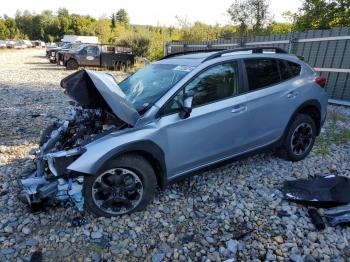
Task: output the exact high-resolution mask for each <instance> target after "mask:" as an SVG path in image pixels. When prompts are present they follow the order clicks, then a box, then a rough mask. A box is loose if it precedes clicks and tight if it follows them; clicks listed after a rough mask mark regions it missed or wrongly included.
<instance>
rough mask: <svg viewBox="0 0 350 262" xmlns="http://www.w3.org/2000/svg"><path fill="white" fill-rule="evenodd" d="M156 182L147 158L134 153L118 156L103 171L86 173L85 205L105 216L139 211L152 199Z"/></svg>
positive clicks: (98, 214) (94, 212)
mask: <svg viewBox="0 0 350 262" xmlns="http://www.w3.org/2000/svg"><path fill="white" fill-rule="evenodd" d="M156 184H157V180H156V175H155V173H154V170H153V168H152V166H151V165H150V163H149V162H148V161H146V160H145V159H144V158H143V157H141V156H139V155H136V154H127V155H124V156H121V157H119V158H117V159H115V160H113V161H111V162H110V163H109V164H107V165H106V166H105V167H104V169H103V171H102V172H99V173H98V174H96V175H93V176H87V177H85V179H84V186H83V194H84V204H85V208H86V210H87V211H89V212H91V213H93V214H95V215H97V216H104V217H113V216H119V215H124V214H130V213H133V212H136V211H140V210H142V209H144V208H145V207H146V206H147V204H148V203H149V202H151V201H152V199H153V197H154V193H155V190H156Z"/></svg>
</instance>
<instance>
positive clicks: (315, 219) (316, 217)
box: [308, 208, 326, 230]
mask: <svg viewBox="0 0 350 262" xmlns="http://www.w3.org/2000/svg"><path fill="white" fill-rule="evenodd" d="M308 213H309V216H310V219H311V222H312V224H314V226H315V228H316V229H317V230H323V229H325V228H326V224H325V223H324V221H323V219H322V217H321V215H320V213H318V211H317V209H315V208H310V209H309V211H308Z"/></svg>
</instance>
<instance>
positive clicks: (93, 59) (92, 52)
mask: <svg viewBox="0 0 350 262" xmlns="http://www.w3.org/2000/svg"><path fill="white" fill-rule="evenodd" d="M80 61H81V64H82V65H84V66H100V50H99V48H98V46H86V47H85V49H84V52H83V55H82V57H81V60H80Z"/></svg>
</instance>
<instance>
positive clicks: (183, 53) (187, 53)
mask: <svg viewBox="0 0 350 262" xmlns="http://www.w3.org/2000/svg"><path fill="white" fill-rule="evenodd" d="M226 50H227V49H205V50H194V51H183V52H178V53H173V54H169V55H166V56H163V57H162V58H161V59H159V60H163V59H168V58H172V57H175V56H179V55H189V54H197V53H208V52H220V51H226Z"/></svg>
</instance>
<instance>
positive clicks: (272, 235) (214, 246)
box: [0, 50, 350, 262]
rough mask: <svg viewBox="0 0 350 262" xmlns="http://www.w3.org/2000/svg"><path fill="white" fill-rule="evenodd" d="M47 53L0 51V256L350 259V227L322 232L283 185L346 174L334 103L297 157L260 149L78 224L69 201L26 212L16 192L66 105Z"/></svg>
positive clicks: (348, 148) (345, 126) (349, 154)
mask: <svg viewBox="0 0 350 262" xmlns="http://www.w3.org/2000/svg"><path fill="white" fill-rule="evenodd" d="M0 52H1V51H0ZM43 55H44V50H26V51H17V52H1V53H0V65H1V66H0V261H23V260H24V261H27V260H28V255H30V254H31V252H33V251H36V250H40V251H42V253H43V260H44V261H102V260H103V259H105V260H108V261H154V262H157V261H158V262H159V261H176V260H178V261H226V260H228V261H264V260H267V261H339V262H340V261H350V259H349V258H350V248H349V241H350V227H344V228H342V227H336V228H332V227H327V228H326V229H325V230H323V231H321V232H318V231H316V230H315V228H314V226H313V225H312V224H311V223H310V220H309V217H308V215H307V209H305V208H303V207H299V206H296V205H294V204H291V203H288V202H286V201H284V200H283V199H282V194H281V192H280V191H279V190H278V189H279V188H280V187H281V185H282V183H283V181H284V180H286V179H295V178H308V177H315V176H325V175H328V174H332V173H334V174H339V175H345V176H348V177H350V165H349V162H350V143H349V138H350V134H349V129H350V109H349V108H348V109H346V108H342V107H334V106H333V107H330V108H329V114H328V120H327V123H326V126H325V128H324V130H323V132H322V136H321V137H320V138H318V140H317V143H316V146H315V148H314V150H313V152H312V153H311V155H310V156H309V157H308V158H307V159H306V160H304V161H301V162H298V163H291V162H287V161H284V160H281V159H279V158H278V157H276V156H275V155H274V153H273V152H270V153H264V154H259V155H256V156H254V157H250V158H248V159H245V160H242V161H238V162H234V163H232V164H228V165H226V166H224V167H221V168H217V169H214V170H211V171H208V172H205V173H203V174H201V175H199V176H195V177H193V178H190V179H187V180H185V181H183V182H180V183H177V184H175V185H172V186H171V187H169V188H168V189H167V190H165V191H164V192H159V193H157V195H156V198H155V201H154V203H153V204H152V205H150V206H149V207H148V208H147V210H146V211H144V212H140V213H136V214H133V215H130V216H123V217H120V218H113V219H107V218H93V217H90V216H88V217H87V223H86V224H85V225H83V226H78V227H73V226H72V223H71V221H72V218H74V217H75V216H77V212H76V210H75V209H74V208H72V207H68V208H66V207H55V208H49V209H47V210H46V211H44V212H37V213H30V212H29V210H28V209H27V208H26V206H25V205H23V204H21V203H20V202H19V201H18V199H17V192H18V190H19V187H18V179H19V178H20V176H21V175H22V174H23V172H25V171H27V170H30V169H31V168H32V167H33V165H32V161H31V159H30V157H29V156H28V155H27V151H28V150H29V149H30V148H31V147H33V146H35V145H36V143H37V142H38V139H39V135H40V131H41V130H42V129H43V128H44V127H45V126H46V125H47V124H48V123H49V122H50V121H52V120H53V118H54V117H57V116H58V117H64V115H65V111H66V109H67V106H68V103H67V99H66V97H65V95H64V94H63V92H62V89H61V88H60V87H59V82H60V80H61V79H62V78H63V77H64V76H66V75H68V74H69V73H70V72H67V71H65V70H64V69H63V68H59V67H57V66H55V65H51V64H49V63H48V60H47V59H45V58H44V57H43ZM26 259H27V260H26Z"/></svg>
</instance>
